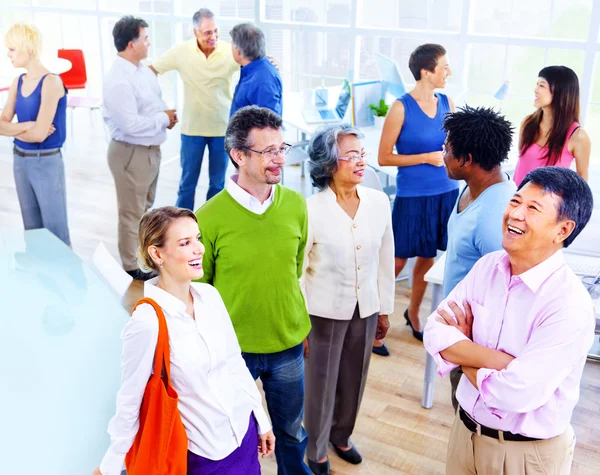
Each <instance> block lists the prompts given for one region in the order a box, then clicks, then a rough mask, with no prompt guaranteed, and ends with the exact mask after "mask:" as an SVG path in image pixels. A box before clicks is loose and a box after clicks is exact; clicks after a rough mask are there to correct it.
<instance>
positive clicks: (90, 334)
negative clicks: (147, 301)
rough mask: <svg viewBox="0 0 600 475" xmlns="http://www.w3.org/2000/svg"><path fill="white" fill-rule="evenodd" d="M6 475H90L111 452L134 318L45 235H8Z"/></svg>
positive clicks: (4, 273) (2, 266) (1, 256)
mask: <svg viewBox="0 0 600 475" xmlns="http://www.w3.org/2000/svg"><path fill="white" fill-rule="evenodd" d="M0 287H1V288H2V306H3V307H2V310H3V312H2V316H3V319H2V335H3V336H4V338H2V344H1V345H0V359H1V360H2V362H3V368H2V386H1V387H2V389H1V390H0V404H1V406H2V431H0V447H2V451H3V452H2V453H4V454H6V456H4V457H2V465H3V467H4V468H3V469H2V473H6V474H9V473H10V474H17V473H39V474H44V475H66V474H73V475H74V474H91V473H92V470H93V469H94V467H96V466H97V465H98V464H99V463H100V461H101V460H102V457H103V455H104V452H105V451H106V449H107V448H108V445H109V438H108V434H107V432H106V428H107V424H108V421H109V419H110V417H111V416H112V415H114V411H115V396H116V393H117V391H118V389H119V381H120V353H121V341H120V338H119V335H120V333H121V330H122V329H123V326H124V325H125V322H126V321H127V318H128V314H127V312H126V311H125V309H124V308H123V307H122V305H121V304H120V302H119V301H118V298H117V297H116V295H115V294H113V292H112V290H110V289H109V288H108V287H107V285H106V284H105V283H104V281H103V280H102V279H101V278H100V277H99V276H98V275H97V274H96V272H95V271H93V270H92V269H90V268H89V267H88V266H87V265H86V264H85V263H83V262H82V261H81V260H80V259H79V258H78V257H77V256H76V255H75V254H74V253H73V251H72V250H71V249H69V248H68V247H67V246H65V245H64V244H63V243H62V242H61V241H60V240H58V238H56V237H55V236H54V235H52V234H50V232H48V231H47V230H45V229H38V230H33V231H25V232H13V233H2V234H0Z"/></svg>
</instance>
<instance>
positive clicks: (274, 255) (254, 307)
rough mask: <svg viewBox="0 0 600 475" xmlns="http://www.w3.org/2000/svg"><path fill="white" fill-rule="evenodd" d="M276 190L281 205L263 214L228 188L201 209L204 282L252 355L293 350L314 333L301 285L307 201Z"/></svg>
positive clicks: (276, 199)
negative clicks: (218, 297) (213, 289)
mask: <svg viewBox="0 0 600 475" xmlns="http://www.w3.org/2000/svg"><path fill="white" fill-rule="evenodd" d="M276 187H277V189H276V190H275V199H274V200H273V203H271V205H270V206H269V208H267V210H266V211H265V212H264V213H263V214H260V215H259V214H256V213H252V212H251V211H249V210H247V209H246V208H244V207H243V206H242V205H241V204H239V203H238V202H237V201H236V200H235V199H234V198H233V197H232V196H231V195H230V194H229V193H228V192H227V191H226V190H223V191H221V192H220V193H218V194H217V195H215V196H214V197H213V198H211V199H210V200H209V201H207V202H206V203H205V204H204V205H203V206H202V207H201V208H200V209H199V210H198V211H196V216H197V218H198V226H199V228H200V235H201V240H202V243H203V244H204V247H205V248H206V251H205V253H204V258H203V260H202V267H203V268H204V277H202V279H201V282H206V283H209V284H212V285H214V286H215V287H216V288H217V290H218V291H219V292H220V294H221V297H223V301H224V302H225V306H226V307H227V310H228V312H229V315H230V316H231V321H232V323H233V327H234V328H235V332H236V334H237V337H238V340H239V342H240V347H241V348H242V351H243V352H246V353H262V354H264V353H276V352H279V351H283V350H287V349H289V348H292V347H294V346H296V345H298V344H300V343H301V342H302V341H303V340H304V338H306V336H307V335H308V332H309V331H310V319H309V317H308V313H307V310H306V304H305V302H304V296H303V295H302V291H301V290H300V284H299V278H300V276H301V274H302V263H303V261H304V249H305V247H306V238H307V232H308V212H307V209H306V201H305V199H304V197H303V196H302V195H301V194H299V193H296V192H295V191H292V190H290V189H288V188H285V187H283V186H280V185H276Z"/></svg>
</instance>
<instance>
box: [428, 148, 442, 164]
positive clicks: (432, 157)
mask: <svg viewBox="0 0 600 475" xmlns="http://www.w3.org/2000/svg"><path fill="white" fill-rule="evenodd" d="M425 163H428V164H429V165H433V166H434V167H443V166H444V156H443V155H442V152H441V151H439V152H429V153H428V154H427V157H426V158H425Z"/></svg>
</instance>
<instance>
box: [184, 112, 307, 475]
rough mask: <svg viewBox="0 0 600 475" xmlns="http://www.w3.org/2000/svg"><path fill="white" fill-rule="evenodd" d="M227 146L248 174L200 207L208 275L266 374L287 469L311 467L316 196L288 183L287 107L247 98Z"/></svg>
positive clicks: (252, 359) (280, 460)
mask: <svg viewBox="0 0 600 475" xmlns="http://www.w3.org/2000/svg"><path fill="white" fill-rule="evenodd" d="M225 147H226V149H227V152H228V153H229V157H230V158H231V161H232V162H233V165H234V166H235V167H236V169H237V170H238V174H236V175H233V176H232V177H231V178H230V179H229V180H228V181H227V184H226V188H225V190H223V191H221V192H220V193H218V194H217V195H215V196H214V197H213V198H211V199H210V200H209V201H207V202H206V203H205V204H204V205H203V206H202V207H201V208H200V209H199V210H198V211H196V216H197V217H198V223H199V227H200V233H201V236H202V237H201V239H202V243H203V244H204V246H205V248H206V251H205V253H204V258H203V261H202V267H203V268H204V277H203V278H202V281H203V282H207V283H209V284H212V285H214V286H215V287H216V288H217V289H218V290H219V292H220V293H221V296H222V297H223V300H224V302H225V305H226V306H227V310H228V311H229V315H230V316H231V321H232V322H233V326H234V328H235V332H236V334H237V337H238V340H239V342H240V346H241V348H242V352H243V356H244V359H245V360H246V365H247V366H248V369H249V370H250V373H251V374H252V376H253V377H254V378H255V379H256V378H259V377H260V378H261V381H262V384H263V389H264V391H265V397H266V400H267V406H268V409H269V415H270V416H271V421H272V423H273V432H274V433H275V437H276V444H275V456H276V458H277V466H278V473H279V474H303V475H309V474H310V473H311V472H310V470H309V469H308V467H307V466H306V464H305V463H304V453H305V451H306V444H307V436H306V432H305V431H304V428H303V427H302V416H303V407H304V354H303V353H304V352H303V346H302V342H303V341H304V339H305V338H306V336H307V335H308V332H309V330H310V320H309V318H308V313H307V310H306V304H305V302H304V297H303V295H302V292H301V290H300V284H299V281H298V279H299V278H300V275H301V273H302V263H303V260H304V248H305V246H306V238H307V227H308V219H307V209H306V202H305V200H304V197H303V196H302V195H301V194H299V193H296V192H294V191H292V190H289V189H288V188H285V187H283V186H281V185H279V181H280V180H281V174H282V171H283V170H282V169H283V165H284V163H285V155H286V153H287V152H288V151H289V149H290V148H291V146H290V145H288V144H286V143H285V142H284V141H283V134H282V132H281V118H280V117H279V116H278V115H277V114H275V113H274V112H272V111H271V110H269V109H266V108H260V107H256V106H248V107H243V108H242V109H240V110H239V111H238V112H236V113H235V114H234V115H233V116H232V117H231V119H230V121H229V125H228V127H227V131H226V133H225Z"/></svg>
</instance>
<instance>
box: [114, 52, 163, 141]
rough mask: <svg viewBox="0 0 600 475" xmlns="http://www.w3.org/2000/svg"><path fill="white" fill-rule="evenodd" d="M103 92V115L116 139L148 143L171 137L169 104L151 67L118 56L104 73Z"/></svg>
mask: <svg viewBox="0 0 600 475" xmlns="http://www.w3.org/2000/svg"><path fill="white" fill-rule="evenodd" d="M103 95H104V98H103V102H104V106H103V111H102V115H103V116H104V121H105V122H106V125H107V126H108V130H109V132H110V137H111V138H112V139H114V140H119V141H121V142H126V143H130V144H134V145H146V146H149V145H160V144H162V143H163V142H164V141H165V140H166V139H167V127H168V126H169V123H170V121H169V116H168V115H167V114H166V113H165V112H164V111H165V110H167V109H169V107H167V104H166V103H165V102H164V101H163V100H162V93H161V90H160V86H159V84H158V79H157V78H156V75H155V74H154V73H153V72H152V70H151V69H150V68H148V67H147V66H144V65H143V64H142V63H140V64H139V65H138V66H135V65H134V64H133V63H131V62H130V61H127V60H126V59H124V58H122V57H121V56H117V58H116V59H115V62H114V63H113V65H112V67H111V68H110V70H109V71H108V73H106V76H105V77H104V87H103Z"/></svg>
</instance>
